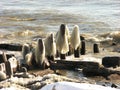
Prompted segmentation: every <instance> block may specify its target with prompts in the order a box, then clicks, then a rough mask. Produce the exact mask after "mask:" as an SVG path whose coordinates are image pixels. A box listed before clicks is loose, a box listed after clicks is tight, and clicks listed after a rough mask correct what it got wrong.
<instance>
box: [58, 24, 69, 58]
mask: <svg viewBox="0 0 120 90" xmlns="http://www.w3.org/2000/svg"><path fill="white" fill-rule="evenodd" d="M66 32H67V31H66V25H65V24H61V26H60V29H59V31H58V32H57V35H56V48H57V50H58V52H59V53H60V59H66V53H68V51H69V44H68V37H67V34H66Z"/></svg>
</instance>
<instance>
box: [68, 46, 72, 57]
mask: <svg viewBox="0 0 120 90" xmlns="http://www.w3.org/2000/svg"><path fill="white" fill-rule="evenodd" d="M71 54H73V50H72V47H71V45H70V44H69V51H68V56H70V55H71Z"/></svg>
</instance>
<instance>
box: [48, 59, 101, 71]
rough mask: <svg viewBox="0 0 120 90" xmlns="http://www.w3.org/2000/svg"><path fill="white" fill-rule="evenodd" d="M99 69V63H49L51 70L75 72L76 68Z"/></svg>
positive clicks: (59, 61) (60, 61)
mask: <svg viewBox="0 0 120 90" xmlns="http://www.w3.org/2000/svg"><path fill="white" fill-rule="evenodd" d="M88 66H90V67H96V68H97V67H99V63H97V62H91V61H65V60H55V62H53V61H50V68H51V69H68V70H75V69H76V68H84V67H88Z"/></svg>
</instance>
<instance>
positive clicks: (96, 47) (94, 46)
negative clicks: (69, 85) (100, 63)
mask: <svg viewBox="0 0 120 90" xmlns="http://www.w3.org/2000/svg"><path fill="white" fill-rule="evenodd" d="M93 52H94V53H99V47H98V44H96V43H95V44H94V45H93Z"/></svg>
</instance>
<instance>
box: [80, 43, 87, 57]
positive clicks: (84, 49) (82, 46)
mask: <svg viewBox="0 0 120 90" xmlns="http://www.w3.org/2000/svg"><path fill="white" fill-rule="evenodd" d="M80 50H81V51H80V52H81V55H85V51H86V47H85V41H82V42H81V49H80Z"/></svg>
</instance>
